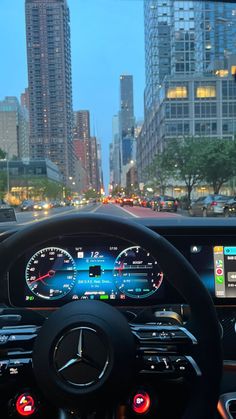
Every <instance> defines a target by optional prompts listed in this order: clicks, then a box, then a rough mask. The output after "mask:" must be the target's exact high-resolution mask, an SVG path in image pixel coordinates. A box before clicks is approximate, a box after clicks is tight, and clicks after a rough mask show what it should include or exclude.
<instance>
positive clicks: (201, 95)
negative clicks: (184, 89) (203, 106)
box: [196, 86, 216, 99]
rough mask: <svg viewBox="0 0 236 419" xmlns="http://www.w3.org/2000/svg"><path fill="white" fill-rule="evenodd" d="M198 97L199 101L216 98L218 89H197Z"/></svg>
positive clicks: (207, 87) (206, 87)
mask: <svg viewBox="0 0 236 419" xmlns="http://www.w3.org/2000/svg"><path fill="white" fill-rule="evenodd" d="M196 97H197V98H198V99H206V98H211V97H216V88H215V87H214V86H199V87H197V89H196Z"/></svg>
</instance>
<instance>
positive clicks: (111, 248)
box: [10, 244, 164, 307]
mask: <svg viewBox="0 0 236 419" xmlns="http://www.w3.org/2000/svg"><path fill="white" fill-rule="evenodd" d="M21 271H22V274H23V276H24V278H23V279H24V287H23V288H24V290H23V291H22V290H20V292H19V293H16V292H10V297H11V302H12V303H13V305H19V304H20V305H21V306H22V305H23V302H24V305H25V306H32V307H34V306H47V305H48V306H55V305H56V306H57V305H62V304H64V303H65V302H69V301H73V300H84V299H90V300H101V301H109V302H111V301H113V302H114V303H117V302H118V301H119V302H121V303H122V302H124V303H125V302H126V301H127V300H129V301H130V300H143V299H147V298H156V296H157V295H158V297H163V292H164V290H163V271H162V269H161V267H160V265H159V263H158V261H157V260H155V259H154V258H153V256H152V255H151V254H150V253H149V252H148V251H146V250H145V249H142V248H141V247H139V246H132V245H130V246H129V247H126V246H124V245H122V244H119V245H117V244H115V245H114V244H107V245H106V244H105V245H102V246H101V245H94V246H91V245H89V244H88V245H84V244H82V245H78V246H76V245H75V246H63V247H62V246H47V247H44V248H42V249H39V250H36V251H35V252H34V253H32V254H29V255H27V256H26V257H25V264H24V271H23V269H21ZM10 290H11V281H10ZM12 291H13V290H12ZM12 295H13V296H12ZM12 300H14V301H12Z"/></svg>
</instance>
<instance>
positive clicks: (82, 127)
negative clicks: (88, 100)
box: [74, 110, 90, 140]
mask: <svg viewBox="0 0 236 419" xmlns="http://www.w3.org/2000/svg"><path fill="white" fill-rule="evenodd" d="M74 137H76V138H79V139H80V140H86V139H88V138H90V113H89V111H87V110H81V111H75V112H74Z"/></svg>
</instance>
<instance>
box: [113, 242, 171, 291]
mask: <svg viewBox="0 0 236 419" xmlns="http://www.w3.org/2000/svg"><path fill="white" fill-rule="evenodd" d="M113 275H114V277H115V283H116V287H117V288H118V289H119V291H120V292H121V293H122V294H125V295H127V296H128V297H131V298H145V297H148V296H150V295H152V294H153V293H154V292H156V291H157V290H158V288H160V286H161V283H162V280H163V272H162V270H161V268H160V266H159V265H158V263H157V261H156V260H155V259H154V258H153V257H152V256H151V254H150V253H149V252H147V251H146V250H144V249H142V248H141V247H139V246H132V247H129V248H127V249H125V250H123V251H122V252H121V253H120V254H119V255H118V256H117V258H116V261H115V265H114V272H113Z"/></svg>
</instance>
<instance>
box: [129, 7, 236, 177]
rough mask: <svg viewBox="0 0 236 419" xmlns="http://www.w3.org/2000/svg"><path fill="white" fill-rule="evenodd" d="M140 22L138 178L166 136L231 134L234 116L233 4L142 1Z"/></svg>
mask: <svg viewBox="0 0 236 419" xmlns="http://www.w3.org/2000/svg"><path fill="white" fill-rule="evenodd" d="M144 24H145V65H146V87H145V104H144V105H145V106H144V107H145V121H144V125H143V127H142V131H141V132H140V135H139V137H138V141H137V168H138V172H139V173H138V175H139V181H140V182H142V181H143V179H145V177H146V178H147V171H146V168H147V167H148V166H149V165H150V164H151V163H152V160H153V157H154V156H155V155H156V154H158V153H160V152H161V151H162V150H163V147H164V146H165V143H166V142H167V141H168V140H169V139H170V138H173V137H178V138H181V137H183V136H192V135H193V136H206V135H207V136H210V137H222V138H224V137H225V138H226V137H227V136H229V135H230V136H232V135H234V122H233V119H234V118H236V111H235V110H234V109H233V108H232V107H231V105H230V103H226V102H230V100H231V99H230V97H234V95H233V93H232V89H233V86H234V81H233V78H232V73H233V71H232V70H234V72H235V70H236V66H235V64H234V63H235V51H236V8H235V4H233V3H232V4H230V3H221V2H212V1H203V2H200V1H198V2H195V1H175V0H174V1H172V0H144ZM222 100H223V102H222ZM229 116H230V118H231V120H230V122H229V120H228V118H229Z"/></svg>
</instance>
